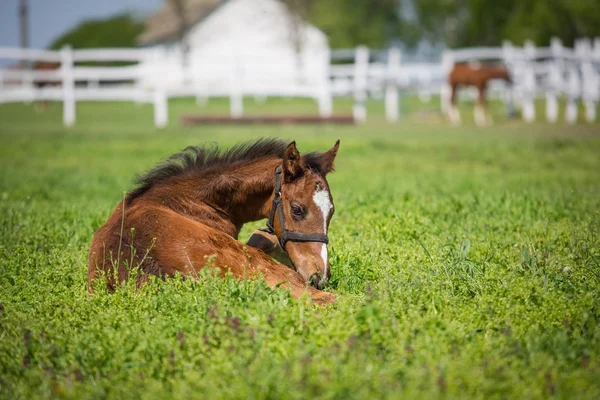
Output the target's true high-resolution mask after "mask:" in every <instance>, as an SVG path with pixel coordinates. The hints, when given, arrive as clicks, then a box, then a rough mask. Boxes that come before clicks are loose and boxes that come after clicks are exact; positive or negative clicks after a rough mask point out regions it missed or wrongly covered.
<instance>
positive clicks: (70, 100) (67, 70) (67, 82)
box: [60, 45, 75, 126]
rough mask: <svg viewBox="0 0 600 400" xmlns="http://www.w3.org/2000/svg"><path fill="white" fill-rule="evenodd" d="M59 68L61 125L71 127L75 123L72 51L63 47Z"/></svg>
mask: <svg viewBox="0 0 600 400" xmlns="http://www.w3.org/2000/svg"><path fill="white" fill-rule="evenodd" d="M60 68H61V75H62V91H63V123H64V124H65V126H73V124H74V123H75V77H74V74H73V50H72V49H71V46H69V45H65V46H63V47H62V49H61V50H60Z"/></svg>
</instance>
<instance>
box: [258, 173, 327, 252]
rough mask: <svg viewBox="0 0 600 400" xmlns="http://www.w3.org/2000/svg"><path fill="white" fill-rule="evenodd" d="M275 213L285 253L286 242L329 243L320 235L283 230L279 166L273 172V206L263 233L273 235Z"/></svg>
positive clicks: (280, 240) (325, 237) (280, 243)
mask: <svg viewBox="0 0 600 400" xmlns="http://www.w3.org/2000/svg"><path fill="white" fill-rule="evenodd" d="M275 213H277V216H278V218H279V227H280V228H281V237H279V245H280V246H281V248H282V249H283V250H284V251H285V244H286V243H287V242H317V243H325V244H327V243H329V238H328V237H327V235H321V234H318V233H301V232H293V231H288V230H287V229H285V219H284V218H283V202H282V201H281V166H279V167H277V169H276V170H275V191H274V194H273V204H272V205H271V213H270V214H269V220H268V221H267V229H265V232H267V233H270V234H272V235H274V234H275V229H274V225H273V224H274V223H275Z"/></svg>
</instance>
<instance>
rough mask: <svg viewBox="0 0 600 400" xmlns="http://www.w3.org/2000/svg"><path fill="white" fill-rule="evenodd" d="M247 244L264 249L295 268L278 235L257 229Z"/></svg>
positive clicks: (273, 256)
mask: <svg viewBox="0 0 600 400" xmlns="http://www.w3.org/2000/svg"><path fill="white" fill-rule="evenodd" d="M246 244H247V245H248V246H250V247H254V248H256V249H259V250H262V251H264V252H265V253H267V254H268V255H270V256H271V257H272V258H274V259H275V260H277V261H279V262H280V263H282V264H284V265H287V266H288V267H290V268H293V269H295V268H294V264H293V263H292V260H290V257H289V256H288V254H287V253H286V252H285V251H284V250H283V249H282V248H281V246H280V245H279V241H278V240H277V236H275V235H273V234H270V233H268V232H265V231H262V230H260V229H257V230H255V231H254V232H253V233H252V235H251V236H250V239H248V241H247V242H246Z"/></svg>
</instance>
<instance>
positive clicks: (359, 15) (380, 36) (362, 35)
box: [283, 0, 400, 48]
mask: <svg viewBox="0 0 600 400" xmlns="http://www.w3.org/2000/svg"><path fill="white" fill-rule="evenodd" d="M283 2H284V3H286V4H287V6H288V7H289V8H290V9H291V10H293V12H295V13H296V14H298V15H299V16H300V17H301V18H303V19H306V20H308V21H309V22H311V23H312V24H314V25H315V26H317V27H318V28H319V29H321V30H322V31H323V32H325V34H326V35H327V37H328V39H329V45H330V46H331V47H332V48H346V47H353V46H358V45H366V46H370V47H375V48H379V47H384V46H386V45H387V42H388V41H389V39H390V38H392V37H394V36H396V34H397V33H398V29H399V26H400V18H399V15H398V1H397V0H377V1H374V0H329V1H315V0H283Z"/></svg>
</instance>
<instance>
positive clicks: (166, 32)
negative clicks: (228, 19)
mask: <svg viewBox="0 0 600 400" xmlns="http://www.w3.org/2000/svg"><path fill="white" fill-rule="evenodd" d="M180 1H181V2H182V5H183V9H184V10H185V25H186V29H189V28H191V27H192V26H194V25H195V24H196V23H197V22H198V21H200V20H202V19H203V18H205V17H206V16H208V15H209V14H210V13H211V12H213V11H214V10H215V9H217V8H218V7H219V6H220V5H221V4H222V3H224V2H225V1H227V0H180ZM178 26H179V25H178V18H177V11H176V8H175V2H174V1H172V0H165V3H164V4H163V6H162V7H161V8H160V9H159V10H158V11H157V12H155V13H154V14H152V15H151V16H149V17H148V18H147V19H146V28H145V30H144V31H143V32H142V34H141V35H140V36H138V38H137V42H138V44H140V45H149V44H153V43H158V42H162V41H166V40H172V39H175V38H176V37H177V34H178V29H179V28H178Z"/></svg>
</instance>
